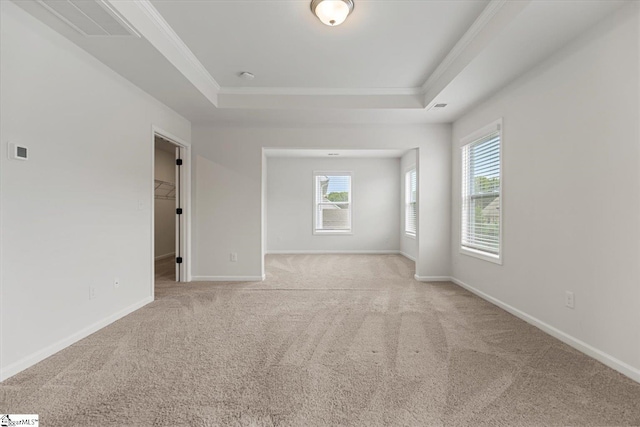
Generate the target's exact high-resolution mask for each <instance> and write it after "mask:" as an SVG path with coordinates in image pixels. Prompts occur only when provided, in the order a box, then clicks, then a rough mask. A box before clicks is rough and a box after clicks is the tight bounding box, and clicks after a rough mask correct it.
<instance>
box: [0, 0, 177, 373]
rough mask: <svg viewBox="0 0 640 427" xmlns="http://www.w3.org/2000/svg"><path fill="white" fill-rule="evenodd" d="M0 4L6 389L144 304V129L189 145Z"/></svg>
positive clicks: (148, 177) (122, 85)
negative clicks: (11, 379) (12, 151)
mask: <svg viewBox="0 0 640 427" xmlns="http://www.w3.org/2000/svg"><path fill="white" fill-rule="evenodd" d="M0 4H1V6H0V7H1V12H2V13H1V19H2V21H1V31H2V33H1V36H0V42H1V49H2V61H1V70H0V78H1V80H0V85H1V88H0V89H1V91H2V99H1V105H0V107H1V110H2V117H1V119H0V128H1V138H0V139H1V146H0V153H2V155H1V156H0V166H1V175H0V177H1V181H0V182H1V192H0V193H1V196H0V213H1V219H2V221H1V224H2V225H1V231H2V243H1V251H2V252H1V254H2V256H1V263H2V265H1V270H2V272H1V276H0V277H1V281H2V301H1V303H0V304H1V310H0V312H1V314H0V316H1V330H0V336H1V347H2V349H1V355H0V359H1V370H2V372H1V377H2V379H4V378H6V377H8V376H10V375H12V374H15V373H16V372H18V371H20V370H22V369H24V368H26V367H28V366H30V365H32V364H33V363H35V362H37V361H39V360H41V359H42V358H44V357H46V356H49V355H50V354H52V353H54V352H56V351H58V350H60V349H61V348H63V347H65V346H66V345H69V344H71V343H72V342H74V341H76V340H78V339H80V338H82V337H84V336H86V335H87V334H88V333H91V332H93V331H95V330H96V329H98V328H99V327H101V326H104V325H106V324H108V323H110V322H111V321H113V320H115V319H117V318H118V317H120V316H122V315H124V314H126V313H128V312H130V311H131V310H133V309H135V308H137V307H140V306H141V305H144V304H145V303H147V302H150V301H151V300H152V295H153V294H152V290H153V277H152V275H151V257H152V247H151V233H152V230H151V222H152V221H151V203H153V198H152V193H153V186H152V170H151V164H152V156H153V138H152V134H151V129H152V124H155V125H157V126H159V127H161V128H163V129H166V130H167V131H168V132H170V133H172V134H175V135H178V136H179V137H180V138H183V139H185V140H189V139H190V123H189V122H188V121H187V120H185V119H184V118H182V117H181V116H179V115H178V114H176V113H175V112H173V111H171V110H169V109H168V108H166V107H165V106H163V105H162V104H160V103H159V102H158V101H156V100H154V99H153V98H151V97H149V96H148V95H146V94H145V93H143V92H142V91H140V90H139V89H137V88H136V87H134V86H133V85H131V84H130V83H128V82H127V81H126V80H124V79H123V78H122V77H120V76H119V75H117V74H115V73H114V72H113V71H111V70H110V69H108V68H107V67H106V66H104V65H103V64H102V63H100V62H98V61H97V60H95V58H93V57H91V56H90V55H88V54H87V53H86V52H84V51H82V50H81V49H80V48H78V47H77V46H75V45H74V44H72V43H71V42H69V41H68V40H67V39H65V38H63V37H62V36H60V35H59V34H57V33H55V32H54V31H53V30H51V29H49V28H48V27H46V26H45V25H43V24H41V23H40V22H39V21H37V20H35V19H34V18H32V17H31V16H30V15H28V14H27V13H26V12H24V11H23V10H22V9H20V8H18V7H17V6H16V5H14V4H13V3H11V2H5V1H3V2H0ZM9 141H11V142H15V143H19V144H24V145H26V146H27V147H28V148H29V155H30V159H29V160H28V161H26V162H21V161H16V160H8V159H7V156H6V155H5V153H6V150H7V143H8V142H9ZM116 277H117V278H119V279H120V287H119V288H118V289H114V286H113V281H114V278H116ZM90 287H95V290H96V297H95V298H94V299H92V300H90V299H89V290H90Z"/></svg>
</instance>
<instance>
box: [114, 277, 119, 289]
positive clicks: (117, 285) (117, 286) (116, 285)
mask: <svg viewBox="0 0 640 427" xmlns="http://www.w3.org/2000/svg"><path fill="white" fill-rule="evenodd" d="M113 287H114V288H116V289H118V288H119V287H120V279H118V278H117V277H116V278H115V279H113Z"/></svg>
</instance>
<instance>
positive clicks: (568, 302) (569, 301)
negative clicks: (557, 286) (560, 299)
mask: <svg viewBox="0 0 640 427" xmlns="http://www.w3.org/2000/svg"><path fill="white" fill-rule="evenodd" d="M574 302H575V301H574V297H573V292H570V291H566V292H565V293H564V305H565V306H567V307H569V308H573V307H574Z"/></svg>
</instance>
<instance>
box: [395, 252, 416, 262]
mask: <svg viewBox="0 0 640 427" xmlns="http://www.w3.org/2000/svg"><path fill="white" fill-rule="evenodd" d="M398 253H399V254H400V255H402V256H403V257H405V258H407V259H410V260H411V261H413V262H416V259H415V258H414V257H412V256H411V255H409V254H408V253H406V252H402V251H400V252H398Z"/></svg>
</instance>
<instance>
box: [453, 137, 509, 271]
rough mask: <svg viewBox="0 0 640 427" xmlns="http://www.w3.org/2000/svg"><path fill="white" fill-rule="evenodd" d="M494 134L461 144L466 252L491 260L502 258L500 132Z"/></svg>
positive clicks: (464, 248) (463, 248)
mask: <svg viewBox="0 0 640 427" xmlns="http://www.w3.org/2000/svg"><path fill="white" fill-rule="evenodd" d="M490 132H491V133H489V134H486V135H485V136H483V137H481V138H479V139H475V140H474V141H473V142H471V143H469V144H467V145H465V146H463V147H462V230H461V231H462V239H461V245H462V250H463V251H465V250H466V251H469V252H471V253H472V254H473V253H476V254H479V255H482V256H483V257H484V258H486V259H489V260H500V257H501V253H500V252H501V248H500V244H501V239H500V233H501V227H502V210H501V203H500V199H501V189H502V182H501V178H502V177H501V164H500V162H501V150H500V145H501V133H500V126H499V125H497V126H495V127H493V130H492V131H490Z"/></svg>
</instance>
